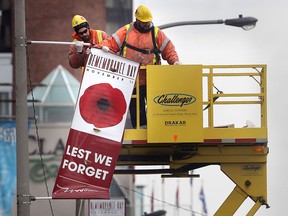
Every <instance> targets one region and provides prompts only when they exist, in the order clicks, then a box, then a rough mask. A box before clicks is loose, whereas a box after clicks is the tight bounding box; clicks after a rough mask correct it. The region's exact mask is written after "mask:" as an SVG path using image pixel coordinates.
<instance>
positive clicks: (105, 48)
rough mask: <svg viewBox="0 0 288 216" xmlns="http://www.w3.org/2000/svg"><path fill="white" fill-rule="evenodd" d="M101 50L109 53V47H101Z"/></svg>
mask: <svg viewBox="0 0 288 216" xmlns="http://www.w3.org/2000/svg"><path fill="white" fill-rule="evenodd" d="M102 50H103V51H104V52H109V51H110V49H109V47H107V46H102Z"/></svg>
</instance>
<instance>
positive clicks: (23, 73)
mask: <svg viewBox="0 0 288 216" xmlns="http://www.w3.org/2000/svg"><path fill="white" fill-rule="evenodd" d="M14 8H15V15H14V18H15V81H16V137H17V145H16V155H17V215H19V216H22V215H23V216H28V215H30V193H29V172H28V170H29V157H28V111H27V110H28V109H27V55H26V41H25V40H26V31H25V0H14Z"/></svg>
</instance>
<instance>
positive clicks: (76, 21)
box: [72, 15, 89, 32]
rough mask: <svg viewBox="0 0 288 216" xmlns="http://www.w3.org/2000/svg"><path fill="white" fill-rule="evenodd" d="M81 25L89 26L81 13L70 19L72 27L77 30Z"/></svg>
mask: <svg viewBox="0 0 288 216" xmlns="http://www.w3.org/2000/svg"><path fill="white" fill-rule="evenodd" d="M82 27H87V28H89V24H88V22H87V20H86V19H85V17H83V16H81V15H75V16H74V17H73V19H72V28H73V29H74V30H75V31H76V32H77V31H78V30H79V29H80V28H82Z"/></svg>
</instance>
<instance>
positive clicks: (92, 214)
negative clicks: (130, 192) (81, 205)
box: [89, 198, 125, 216]
mask: <svg viewBox="0 0 288 216" xmlns="http://www.w3.org/2000/svg"><path fill="white" fill-rule="evenodd" d="M89 216H125V199H124V198H115V199H110V200H105V199H97V200H89Z"/></svg>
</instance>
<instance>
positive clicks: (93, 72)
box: [71, 48, 139, 142]
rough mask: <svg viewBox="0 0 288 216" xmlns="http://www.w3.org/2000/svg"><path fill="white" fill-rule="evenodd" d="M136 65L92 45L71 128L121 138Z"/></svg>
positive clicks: (104, 136) (136, 71)
mask: <svg viewBox="0 0 288 216" xmlns="http://www.w3.org/2000/svg"><path fill="white" fill-rule="evenodd" d="M138 69H139V63H137V62H133V61H130V60H128V59H125V58H123V57H119V56H117V55H114V54H111V53H108V52H104V51H102V50H101V49H96V48H92V49H91V54H90V55H89V59H88V61H87V64H86V67H85V72H84V73H85V75H84V76H83V80H82V86H81V89H80V92H79V96H78V98H79V100H78V102H77V106H76V110H75V115H74V118H73V122H72V126H71V128H73V129H75V130H78V131H81V132H85V133H88V134H92V135H95V130H97V131H98V132H97V136H99V137H103V138H107V139H110V140H113V141H117V142H120V141H121V139H122V136H123V130H124V127H125V122H126V117H127V112H128V109H129V103H130V99H131V95H132V91H133V87H134V84H135V80H136V77H137V73H138ZM91 107H94V108H93V109H91Z"/></svg>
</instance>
